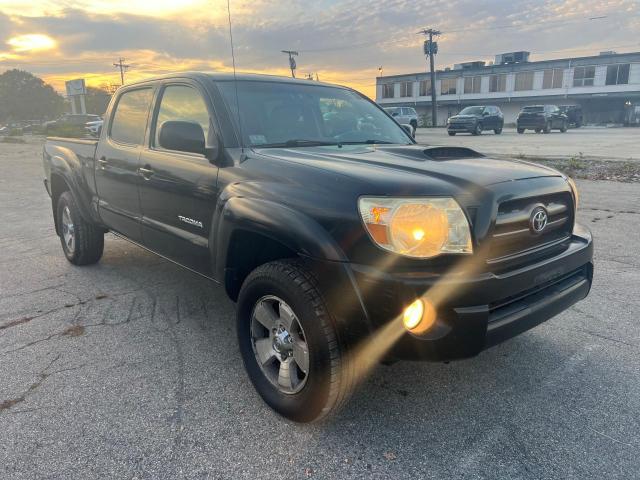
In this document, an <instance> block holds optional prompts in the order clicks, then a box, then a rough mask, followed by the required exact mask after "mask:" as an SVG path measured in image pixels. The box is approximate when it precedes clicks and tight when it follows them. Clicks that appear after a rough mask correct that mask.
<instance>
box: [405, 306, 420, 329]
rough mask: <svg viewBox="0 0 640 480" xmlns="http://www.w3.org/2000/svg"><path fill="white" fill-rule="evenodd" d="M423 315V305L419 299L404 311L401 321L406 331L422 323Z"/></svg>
mask: <svg viewBox="0 0 640 480" xmlns="http://www.w3.org/2000/svg"><path fill="white" fill-rule="evenodd" d="M423 313H424V303H423V302H422V300H421V299H418V300H416V301H415V302H413V303H412V304H411V305H409V306H408V307H407V308H405V310H404V316H403V318H402V321H403V323H404V326H405V327H406V329H407V330H413V329H414V328H416V327H417V326H418V324H419V323H420V322H421V321H422V314H423Z"/></svg>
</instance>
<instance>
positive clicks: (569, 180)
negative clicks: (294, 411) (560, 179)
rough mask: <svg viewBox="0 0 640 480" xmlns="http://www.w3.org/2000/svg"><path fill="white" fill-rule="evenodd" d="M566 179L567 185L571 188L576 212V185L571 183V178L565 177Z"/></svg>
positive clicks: (577, 196)
mask: <svg viewBox="0 0 640 480" xmlns="http://www.w3.org/2000/svg"><path fill="white" fill-rule="evenodd" d="M565 178H566V179H567V183H568V184H569V186H570V187H571V191H572V192H573V199H574V201H575V203H576V205H575V206H576V210H578V198H579V195H578V186H577V185H576V182H574V181H573V179H572V178H571V177H565Z"/></svg>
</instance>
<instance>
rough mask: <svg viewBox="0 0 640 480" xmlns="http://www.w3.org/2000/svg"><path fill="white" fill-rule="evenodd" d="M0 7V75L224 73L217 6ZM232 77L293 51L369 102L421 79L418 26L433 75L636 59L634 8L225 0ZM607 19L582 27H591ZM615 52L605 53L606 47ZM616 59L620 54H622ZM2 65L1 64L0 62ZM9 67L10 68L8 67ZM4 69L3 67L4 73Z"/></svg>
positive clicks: (275, 69)
mask: <svg viewBox="0 0 640 480" xmlns="http://www.w3.org/2000/svg"><path fill="white" fill-rule="evenodd" d="M20 3H21V4H23V7H24V2H17V1H15V0H0V68H1V67H2V66H5V67H7V68H8V67H11V66H14V65H17V66H20V67H21V68H27V69H29V70H31V71H33V72H34V73H36V74H39V75H43V76H44V77H45V78H47V79H50V80H51V81H53V82H54V83H55V85H56V86H57V87H58V88H60V86H61V85H62V84H63V81H64V78H65V75H68V76H69V77H77V76H85V77H86V78H88V79H89V80H90V82H93V83H96V82H102V81H105V80H110V81H116V80H118V74H117V72H116V70H115V69H114V68H113V66H112V63H113V62H114V61H115V60H116V59H117V58H118V57H120V56H122V57H125V58H126V61H127V63H129V64H131V65H132V68H131V70H130V72H129V73H128V78H129V79H135V78H141V77H144V76H148V75H152V74H155V73H160V72H166V71H172V70H180V69H185V68H193V69H206V70H208V69H219V70H228V69H229V68H230V65H231V59H230V48H229V39H228V25H227V23H226V21H227V16H226V13H227V12H226V1H220V0H216V1H215V2H213V3H211V2H210V1H205V0H189V1H187V2H173V1H169V0H160V1H159V2H155V3H154V7H153V9H152V10H151V9H148V8H146V5H147V2H144V1H142V0H115V1H108V0H61V1H58V2H52V1H32V2H30V3H29V7H28V8H26V9H25V8H23V9H22V10H21V9H20V7H19V4H20ZM231 3H232V17H233V33H234V40H235V47H236V60H237V62H236V63H237V65H238V68H239V70H243V71H263V72H268V73H280V74H285V75H286V74H287V73H288V65H287V59H286V57H285V56H284V55H283V54H281V53H280V50H283V49H294V50H299V51H300V56H299V57H298V59H297V60H298V67H299V69H298V70H299V73H300V74H301V75H302V74H304V73H307V72H317V73H318V74H319V76H320V78H321V79H323V80H329V81H335V82H339V83H347V84H350V85H352V86H355V87H357V88H359V89H361V90H363V91H365V93H368V94H373V85H374V83H375V76H376V75H377V73H378V70H377V69H378V66H380V65H382V66H383V68H384V73H385V74H393V73H406V72H411V71H416V72H417V71H423V70H424V69H425V68H426V61H425V59H424V56H423V54H422V52H421V43H422V41H423V38H422V37H421V36H420V35H417V31H418V30H419V29H421V28H424V27H427V26H434V27H437V28H439V29H441V30H443V32H444V35H443V36H442V37H440V38H439V43H440V54H439V55H438V57H437V62H438V66H440V67H443V66H446V65H451V64H453V63H458V62H461V61H467V60H477V59H485V60H490V59H492V56H493V55H494V54H495V53H500V52H508V51H515V50H529V51H532V52H535V53H534V57H535V58H538V59H540V58H552V57H559V56H573V55H580V54H588V53H597V52H598V51H599V50H604V49H611V48H610V47H616V46H620V45H622V46H625V45H631V46H630V47H628V48H626V49H627V50H634V48H633V44H634V43H635V44H638V47H636V48H635V50H640V42H639V41H638V39H637V38H636V35H635V32H637V31H638V27H640V9H639V8H638V4H637V2H636V1H632V0H618V1H615V0H611V1H608V2H600V1H596V0H567V1H564V2H560V1H554V0H546V1H540V2H535V3H533V2H530V1H526V0H514V1H511V2H506V1H504V0H489V1H485V2H478V1H472V0H446V1H445V0H435V1H429V2H417V1H415V0H411V1H410V0H387V1H385V2H370V1H366V0H344V1H338V0H317V1H314V2H309V1H308V0H289V1H273V0H254V1H249V0H242V1H238V0H232V2H231ZM599 16H606V18H601V19H595V20H589V17H599ZM33 33H37V34H41V35H47V36H49V37H51V38H53V39H55V40H56V42H57V48H56V49H55V50H51V51H49V52H23V54H21V55H18V56H16V52H15V51H13V50H11V49H10V48H9V47H8V46H7V50H6V51H4V52H3V51H2V45H6V42H7V41H8V40H9V39H10V38H15V37H16V36H19V35H25V34H33ZM614 49H615V48H614ZM623 50H624V49H623ZM3 55H4V59H3ZM7 57H8V58H7ZM10 62H13V63H10Z"/></svg>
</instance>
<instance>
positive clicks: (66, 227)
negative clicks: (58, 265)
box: [62, 206, 76, 253]
mask: <svg viewBox="0 0 640 480" xmlns="http://www.w3.org/2000/svg"><path fill="white" fill-rule="evenodd" d="M62 239H63V240H64V244H65V247H66V248H67V251H68V252H69V253H73V252H74V250H75V248H76V233H75V226H74V225H73V220H72V219H71V212H70V211H69V207H68V206H65V207H64V209H63V210H62Z"/></svg>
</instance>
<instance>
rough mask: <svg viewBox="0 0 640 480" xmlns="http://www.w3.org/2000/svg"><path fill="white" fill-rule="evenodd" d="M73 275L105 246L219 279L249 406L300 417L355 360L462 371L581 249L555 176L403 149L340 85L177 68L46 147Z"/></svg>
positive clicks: (583, 236)
mask: <svg viewBox="0 0 640 480" xmlns="http://www.w3.org/2000/svg"><path fill="white" fill-rule="evenodd" d="M43 163H44V171H45V175H44V183H45V186H46V189H47V191H48V193H49V195H50V197H51V206H52V209H53V219H54V225H55V231H56V232H57V234H58V235H59V237H60V241H61V244H62V250H63V252H64V255H65V256H66V258H67V259H68V260H69V262H71V263H72V264H74V265H89V264H93V263H96V262H98V261H99V260H100V258H101V256H102V252H103V248H104V235H105V233H106V232H112V233H113V234H115V235H117V236H119V237H122V238H125V239H127V240H129V241H131V242H133V243H134V244H136V245H140V246H142V247H144V248H145V249H147V250H150V251H152V252H154V253H156V254H158V255H160V256H162V257H164V258H166V259H168V260H171V261H173V262H175V263H177V264H179V265H181V266H183V267H186V268H187V269H190V270H192V271H193V272H196V273H198V274H200V275H203V276H204V277H207V278H208V279H210V280H211V281H213V282H215V283H218V284H220V285H221V286H222V287H223V288H224V289H225V290H226V293H227V294H228V296H229V298H230V299H231V300H232V301H233V302H235V303H236V304H237V309H236V310H237V335H238V342H239V349H240V355H241V356H242V359H243V361H244V364H245V367H246V370H247V373H248V376H249V378H250V380H251V382H252V383H253V385H254V386H255V388H256V390H257V391H258V393H259V394H260V395H261V396H262V398H263V399H264V400H265V402H266V403H267V404H268V405H270V406H271V407H272V408H273V409H274V410H276V411H277V412H279V413H280V414H281V415H283V416H285V417H287V418H289V419H293V420H295V421H299V422H309V421H314V420H318V419H320V418H323V417H325V416H326V415H327V414H329V413H330V412H333V411H335V410H336V409H337V408H338V407H339V406H340V405H342V404H344V402H345V401H346V399H347V398H348V397H349V394H350V392H351V391H352V390H353V388H354V386H355V385H357V383H358V380H359V379H361V378H362V376H363V375H364V373H366V368H365V366H366V365H367V364H368V363H371V362H377V361H380V360H384V361H395V360H400V359H419V360H432V361H447V360H453V359H462V358H468V357H472V356H474V355H477V354H478V353H480V352H481V351H482V350H483V349H485V348H488V347H490V346H492V345H495V344H497V343H499V342H502V341H504V340H506V339H508V338H510V337H513V336H514V335H517V334H519V333H521V332H524V331H526V330H528V329H530V328H532V327H534V326H535V325H537V324H539V323H541V322H543V321H545V320H547V319H549V318H551V317H553V316H554V315H556V314H558V313H560V312H562V311H563V310H565V309H567V308H569V307H570V306H571V305H572V304H574V303H575V302H577V301H579V300H581V299H583V298H584V297H585V296H586V295H587V294H588V292H589V289H590V287H591V281H592V275H593V264H592V252H593V244H592V239H591V234H590V233H589V231H588V230H587V229H586V228H584V227H581V226H580V225H578V224H577V223H576V221H575V220H576V218H575V217H576V207H577V203H578V192H577V190H576V186H575V184H574V183H573V182H572V181H571V179H569V178H567V177H565V176H564V175H562V174H561V173H559V172H557V171H555V170H552V169H549V168H546V167H543V166H538V165H534V164H531V163H527V162H523V161H507V160H503V159H493V158H489V157H486V156H484V155H482V154H480V153H478V152H475V151H473V150H470V149H466V148H458V147H437V146H423V145H417V144H416V143H415V141H414V140H413V139H412V138H411V136H410V135H409V134H408V133H407V132H406V131H405V130H404V129H403V128H401V126H400V125H398V124H397V123H396V122H395V121H394V120H393V118H392V117H391V116H390V115H388V114H387V113H386V112H385V111H384V110H382V109H381V108H380V107H378V106H377V105H376V104H375V103H373V102H372V101H370V100H369V99H368V98H366V97H364V96H363V95H361V94H360V93H358V92H356V91H354V90H351V89H349V88H344V87H339V86H332V85H328V84H322V83H318V82H308V81H303V80H295V79H288V78H279V77H269V76H259V75H238V76H237V77H234V76H233V75H231V74H203V73H182V74H175V75H167V76H164V77H158V78H154V79H150V80H145V81H141V82H138V83H134V84H130V85H126V86H124V87H121V88H120V89H119V90H118V91H117V93H116V94H115V95H114V97H113V99H112V101H111V104H110V105H109V108H108V111H107V113H106V115H105V117H104V128H103V129H102V131H101V133H100V137H99V139H97V140H89V139H64V138H48V139H47V141H46V143H45V145H44V158H43Z"/></svg>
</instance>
